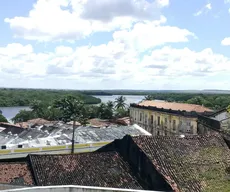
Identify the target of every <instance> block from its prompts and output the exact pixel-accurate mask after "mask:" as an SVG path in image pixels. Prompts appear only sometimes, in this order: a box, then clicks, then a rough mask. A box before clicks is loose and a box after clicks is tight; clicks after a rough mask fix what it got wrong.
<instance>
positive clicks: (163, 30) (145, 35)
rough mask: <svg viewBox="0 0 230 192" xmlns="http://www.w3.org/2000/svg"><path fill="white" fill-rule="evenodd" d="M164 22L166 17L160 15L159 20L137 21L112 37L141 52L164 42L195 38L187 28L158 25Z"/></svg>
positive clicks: (185, 40)
mask: <svg viewBox="0 0 230 192" xmlns="http://www.w3.org/2000/svg"><path fill="white" fill-rule="evenodd" d="M165 22H166V18H165V17H161V19H160V20H159V21H153V22H146V23H137V24H135V25H134V26H133V29H132V30H122V31H116V32H114V34H113V37H114V39H115V40H116V41H118V42H122V43H124V42H125V44H126V45H127V47H128V48H132V49H135V50H137V51H141V52H142V51H145V50H148V49H150V48H154V47H156V46H160V45H164V44H166V43H178V42H187V41H189V38H190V37H193V38H196V36H195V34H194V33H192V32H190V31H188V30H187V29H180V28H178V27H173V26H167V25H160V24H162V23H165ZM169 34H170V35H169Z"/></svg>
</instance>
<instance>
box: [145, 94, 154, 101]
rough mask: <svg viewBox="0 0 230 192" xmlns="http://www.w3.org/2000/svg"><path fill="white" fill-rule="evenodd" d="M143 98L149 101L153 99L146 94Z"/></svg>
mask: <svg viewBox="0 0 230 192" xmlns="http://www.w3.org/2000/svg"><path fill="white" fill-rule="evenodd" d="M144 100H147V101H151V100H153V97H152V95H146V96H145V98H144Z"/></svg>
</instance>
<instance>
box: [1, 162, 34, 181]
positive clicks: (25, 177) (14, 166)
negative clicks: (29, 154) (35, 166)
mask: <svg viewBox="0 0 230 192" xmlns="http://www.w3.org/2000/svg"><path fill="white" fill-rule="evenodd" d="M0 183H2V184H17V185H33V183H34V182H33V179H32V175H31V172H30V169H29V167H28V165H27V163H25V162H18V163H17V162H14V163H9V162H7V163H0Z"/></svg>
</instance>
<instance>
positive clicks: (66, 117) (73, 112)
mask: <svg viewBox="0 0 230 192" xmlns="http://www.w3.org/2000/svg"><path fill="white" fill-rule="evenodd" d="M54 107H55V108H58V109H60V111H61V112H62V114H63V117H62V120H63V121H64V122H68V121H73V134H72V150H71V153H74V138H75V135H74V134H75V129H76V121H79V122H80V121H81V122H82V123H83V124H85V122H86V117H85V116H86V113H85V112H86V110H85V108H84V107H85V103H84V102H83V101H82V100H81V99H79V98H76V97H73V96H67V97H65V98H62V99H60V100H57V101H55V102H54ZM81 122H80V123H81Z"/></svg>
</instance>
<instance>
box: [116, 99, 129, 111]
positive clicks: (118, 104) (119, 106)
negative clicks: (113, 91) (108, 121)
mask: <svg viewBox="0 0 230 192" xmlns="http://www.w3.org/2000/svg"><path fill="white" fill-rule="evenodd" d="M125 101H126V98H125V97H124V96H119V97H117V98H116V99H115V102H114V103H115V108H116V109H125V108H126V106H127V104H126V103H125Z"/></svg>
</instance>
